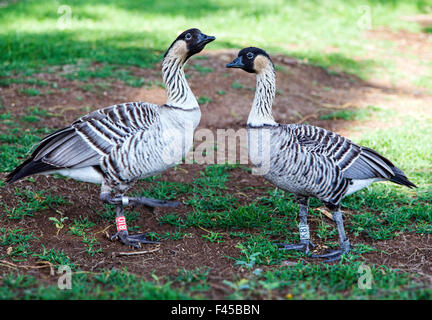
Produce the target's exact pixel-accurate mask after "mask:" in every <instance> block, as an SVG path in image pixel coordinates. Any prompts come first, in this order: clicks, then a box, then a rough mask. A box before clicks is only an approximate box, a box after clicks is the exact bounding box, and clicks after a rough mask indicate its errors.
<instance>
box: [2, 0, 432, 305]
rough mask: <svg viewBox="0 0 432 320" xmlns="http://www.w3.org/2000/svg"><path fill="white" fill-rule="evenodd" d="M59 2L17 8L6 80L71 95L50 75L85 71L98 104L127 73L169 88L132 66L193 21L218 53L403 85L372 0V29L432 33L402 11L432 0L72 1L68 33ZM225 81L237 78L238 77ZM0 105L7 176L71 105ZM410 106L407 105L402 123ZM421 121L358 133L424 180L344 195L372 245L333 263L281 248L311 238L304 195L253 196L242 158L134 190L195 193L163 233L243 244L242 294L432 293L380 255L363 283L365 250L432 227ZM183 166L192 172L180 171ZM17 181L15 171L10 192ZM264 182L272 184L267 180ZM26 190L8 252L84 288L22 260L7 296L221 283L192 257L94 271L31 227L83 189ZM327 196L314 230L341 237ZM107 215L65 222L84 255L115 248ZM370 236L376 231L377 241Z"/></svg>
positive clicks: (426, 121)
mask: <svg viewBox="0 0 432 320" xmlns="http://www.w3.org/2000/svg"><path fill="white" fill-rule="evenodd" d="M59 5H60V3H59V2H58V1H44V2H41V1H36V0H28V1H18V2H13V3H8V5H7V6H6V7H4V8H1V11H2V14H1V16H0V60H1V61H2V64H1V65H0V86H1V87H4V89H7V90H9V89H10V87H13V86H17V87H18V89H17V92H18V93H19V94H20V95H24V96H26V98H27V97H29V98H32V97H36V98H38V97H39V98H49V96H48V95H49V94H51V93H53V92H54V93H55V92H57V90H58V91H59V92H60V91H65V92H68V91H69V90H70V88H67V87H65V88H58V85H57V83H51V82H48V81H46V80H42V79H40V78H39V76H38V75H36V73H38V72H45V73H53V72H55V73H58V74H60V75H61V76H62V77H63V78H64V81H73V82H74V83H75V84H76V85H77V86H78V87H79V89H80V90H82V91H83V92H82V93H81V94H80V96H78V97H77V99H78V100H83V101H84V98H85V94H86V93H97V94H100V93H102V92H109V91H110V90H112V83H113V82H114V81H115V80H118V81H122V82H123V83H124V84H126V85H128V86H131V87H143V86H155V85H157V86H161V87H163V84H162V83H160V82H159V80H158V81H150V80H148V79H146V78H144V77H141V76H137V75H135V74H134V73H133V72H132V71H131V70H130V68H129V67H130V66H138V67H141V68H152V67H153V66H154V64H155V63H157V62H159V61H160V59H161V58H162V55H163V53H164V52H165V50H166V48H167V47H168V46H169V45H170V44H171V42H172V40H173V39H174V38H175V37H176V36H177V34H178V32H179V31H182V30H184V29H186V28H190V27H199V28H200V29H201V30H202V31H203V32H205V33H208V34H211V35H215V36H216V37H217V40H216V41H215V42H212V43H211V44H210V45H209V46H208V47H207V49H209V50H213V49H227V48H235V49H240V48H242V47H244V46H250V45H254V46H260V47H262V48H264V49H265V50H267V51H268V52H269V53H270V54H276V53H283V54H288V55H291V56H294V57H296V58H298V59H300V61H302V62H305V63H310V64H313V65H318V66H321V67H324V68H326V70H327V72H328V73H329V74H338V73H341V72H348V73H352V74H354V75H356V76H359V77H362V78H365V79H367V78H368V77H370V76H378V75H379V73H380V72H381V73H385V74H387V73H391V76H392V78H394V79H395V80H397V79H398V78H400V77H402V76H404V74H403V73H402V72H400V71H399V70H397V67H396V65H395V63H394V62H393V61H392V60H391V59H390V58H387V57H386V56H384V55H376V56H373V57H371V56H370V54H369V52H368V50H369V49H368V46H367V45H365V43H371V44H373V45H375V46H377V47H379V48H384V49H386V50H385V51H386V52H387V50H391V49H393V48H394V47H395V44H394V43H393V42H391V41H387V42H384V41H381V40H374V39H368V38H366V37H365V30H364V29H362V28H361V27H359V25H358V22H359V21H360V20H359V19H361V15H362V12H360V11H359V9H360V6H362V5H367V6H369V7H370V9H371V15H372V16H371V21H372V28H378V27H386V28H389V29H391V30H398V29H402V28H403V29H407V30H409V31H412V32H421V31H423V32H430V30H429V29H428V28H426V29H425V30H422V29H421V27H420V26H419V25H417V24H415V23H410V22H406V21H404V20H403V19H400V17H401V16H407V15H411V14H421V13H430V11H431V7H432V3H431V1H428V0H415V1H412V0H401V1H391V0H389V1H386V0H382V1H372V0H370V1H363V2H361V3H359V2H358V1H354V0H348V1H330V0H327V1H318V0H311V1H300V0H293V1H284V0H275V1H271V2H269V1H264V0H259V1H251V0H247V1H240V0H214V1H204V0H198V1H193V2H191V1H186V0H180V1H177V2H176V3H175V5H173V4H172V1H168V0H163V1H150V0H145V1H130V0H121V1H112V0H105V1H101V0H96V1H93V2H92V3H91V4H90V3H89V2H88V1H83V0H75V1H69V2H68V3H67V5H69V6H70V8H71V10H72V20H71V25H70V28H66V29H60V28H59V27H58V21H59V18H61V17H60V15H59V14H58V12H57V10H58V8H59ZM327 49H331V50H327ZM399 54H400V53H399ZM193 59H194V61H196V62H193V61H191V62H190V64H189V67H188V68H189V70H192V71H193V72H196V73H198V74H199V76H200V77H202V76H206V75H208V74H209V73H212V72H214V70H213V68H211V67H207V66H202V65H201V64H200V63H201V62H200V61H201V60H204V59H211V58H209V57H204V56H198V57H194V58H193ZM430 68H431V65H430V64H428V63H425V64H424V73H422V74H418V75H417V74H416V75H412V76H410V78H409V79H410V81H411V82H412V83H413V84H415V85H418V86H420V87H423V88H428V89H430V88H431V87H432V86H431V79H430V76H428V71H430ZM276 69H277V70H278V71H280V72H288V71H287V70H286V68H285V67H284V66H280V65H276ZM429 73H430V72H429ZM221 77H227V78H228V77H230V74H228V73H225V74H221ZM225 80H227V79H225ZM227 81H228V80H227ZM230 83H231V86H232V88H233V89H238V90H240V89H248V90H254V88H246V87H245V85H244V84H242V83H241V82H239V81H233V80H231V81H230ZM213 90H214V91H215V92H216V93H217V94H218V95H221V96H222V95H225V94H226V92H225V91H223V90H219V89H218V88H214V89H213ZM323 90H324V91H330V90H331V88H329V87H324V88H323ZM278 94H283V93H282V92H278ZM36 98H32V99H36ZM210 102H212V101H211V98H210V97H207V96H201V97H200V98H199V103H201V104H204V103H210ZM87 108H88V106H87V107H86V106H84V107H83V108H82V110H81V111H83V112H88V109H87ZM0 111H1V114H0V125H1V126H2V131H1V133H0V172H8V171H10V170H12V169H13V168H14V167H15V166H17V165H18V164H20V162H21V161H22V160H23V159H24V158H25V157H26V156H27V155H28V154H29V152H31V149H32V147H34V145H35V144H36V143H37V142H38V141H39V140H40V138H41V137H43V136H44V135H46V134H49V133H50V132H52V131H53V130H54V128H44V127H36V126H39V125H43V120H45V119H46V118H48V117H53V116H55V115H53V114H51V113H49V112H48V111H46V109H45V108H44V106H43V105H36V106H34V105H31V106H27V108H26V114H22V115H19V116H14V112H13V110H12V107H11V106H9V105H5V104H4V102H3V101H2V100H0ZM386 112H387V111H383V110H381V109H380V108H378V107H375V106H369V107H367V108H363V109H354V110H340V111H335V112H331V113H329V114H326V115H323V116H321V119H327V120H335V119H340V120H344V121H346V120H348V121H349V120H357V121H366V120H369V119H371V118H372V117H375V116H377V117H384V116H387V113H386ZM397 117H398V115H397V114H396V115H395V114H392V117H391V119H394V118H397ZM418 118H419V119H417V120H416V119H411V118H404V119H403V121H402V122H403V124H402V125H400V126H395V127H391V128H386V129H382V130H369V131H368V132H367V133H365V134H364V135H363V136H362V137H361V139H359V141H356V142H358V143H359V144H362V145H365V146H368V147H371V148H373V149H375V150H377V151H379V152H380V153H382V154H383V155H385V156H386V157H388V158H389V159H392V161H394V163H395V164H396V165H397V166H398V167H400V168H401V169H403V170H404V171H405V172H406V174H407V175H408V177H409V178H410V179H411V180H412V181H413V182H414V183H416V184H417V185H418V186H419V188H418V189H415V190H409V189H407V188H403V187H400V186H396V185H394V184H390V183H376V184H374V185H372V186H371V187H369V188H368V189H365V190H362V191H360V192H357V193H355V194H354V195H351V196H349V197H347V198H346V199H344V201H343V210H344V212H346V215H345V221H346V230H347V232H348V235H349V237H350V238H351V239H352V238H354V239H356V241H353V249H352V251H351V253H350V254H348V255H347V256H345V257H344V258H343V260H342V261H341V262H338V263H336V264H333V265H327V264H307V263H304V262H301V261H299V258H301V257H303V254H301V253H295V252H285V251H281V250H278V249H277V248H276V246H275V245H274V243H275V242H295V241H298V228H297V215H298V206H297V204H296V203H295V201H294V198H293V196H292V195H290V194H286V193H284V192H282V191H281V190H278V189H275V188H274V187H273V186H272V185H270V184H268V185H263V186H262V187H260V188H259V191H260V196H256V197H251V198H248V199H247V201H245V199H244V198H243V197H241V196H240V195H239V194H236V193H233V192H232V190H230V189H229V188H228V187H227V186H228V183H229V182H232V180H233V179H234V178H233V175H232V172H233V170H243V169H245V168H243V167H241V166H238V165H212V166H208V167H207V168H205V169H204V170H203V171H202V172H201V174H200V176H199V177H198V178H196V179H195V180H194V181H192V182H191V183H177V182H169V181H163V180H161V178H160V177H152V178H149V179H146V182H147V183H146V188H142V189H134V190H135V191H134V195H137V196H139V195H142V196H147V197H154V198H157V199H166V200H173V199H179V198H181V199H182V200H183V202H184V204H185V206H186V207H187V208H188V212H186V214H181V215H180V214H177V213H176V211H175V210H173V211H172V212H170V213H166V214H163V215H158V217H157V219H158V222H159V223H160V224H163V225H164V228H167V230H168V231H164V232H160V233H152V234H150V235H149V237H150V238H152V239H155V240H161V241H164V240H169V241H179V243H180V241H183V240H184V239H185V238H190V237H192V236H196V232H197V231H199V235H198V237H197V238H198V239H199V241H202V242H204V243H205V244H206V245H209V246H224V245H226V244H227V243H232V242H235V248H236V249H237V252H238V255H236V256H235V257H225V258H228V259H230V261H231V263H232V265H233V266H235V268H236V269H235V270H236V271H235V272H234V273H233V274H229V275H226V277H225V278H224V280H223V282H222V283H223V285H224V286H225V289H226V292H225V293H224V296H225V297H227V298H231V299H245V298H261V299H262V298H265V299H272V298H274V297H278V298H286V299H340V298H344V299H431V298H432V291H431V290H430V287H429V288H425V285H427V284H425V283H423V282H422V280H421V279H420V278H419V277H418V275H416V274H415V273H408V272H402V271H400V270H396V269H391V268H390V267H388V266H385V265H379V264H368V265H367V266H368V267H370V270H371V274H372V277H373V285H372V288H371V289H369V290H362V289H360V288H359V286H358V283H357V282H358V279H359V276H360V274H359V270H360V267H361V265H362V263H363V260H364V257H363V255H364V256H365V257H367V255H366V253H369V252H374V251H376V250H377V249H375V248H374V244H375V243H376V241H381V240H389V239H390V240H391V239H395V237H398V236H400V235H410V234H421V235H422V234H430V233H431V232H432V228H431V225H432V207H431V203H432V184H431V181H432V171H431V170H430V168H431V167H432V159H431V150H432V140H431V139H430V137H431V136H432V120H431V119H430V115H429V116H423V115H419V117H418ZM413 128H415V129H416V130H413ZM178 174H183V173H182V172H181V171H178ZM30 181H32V180H31V179H30ZM3 186H4V183H3V182H0V187H3ZM248 190H252V191H254V190H255V191H258V188H256V187H250V188H249V189H248ZM243 191H244V190H243ZM14 199H15V200H16V201H17V203H15V204H14V205H10V204H9V202H8V201H6V200H5V199H2V200H0V201H1V202H0V208H1V209H0V218H1V219H4V220H5V221H7V223H8V226H7V227H6V226H2V227H1V228H0V246H1V248H2V251H1V252H2V253H1V255H0V260H3V259H5V260H7V261H12V262H14V263H17V264H19V263H23V264H24V265H28V264H29V263H30V262H32V261H29V260H37V261H47V262H49V263H51V264H52V265H54V266H55V268H56V270H57V267H58V266H60V265H67V266H70V267H71V269H72V270H73V272H74V273H73V286H72V290H60V289H58V287H57V284H56V283H54V282H53V283H51V282H49V281H41V280H40V279H39V278H35V277H33V276H32V275H31V274H30V273H27V272H26V271H24V269H18V270H15V269H12V271H11V272H10V273H9V269H7V270H8V271H7V272H3V273H2V274H1V275H0V299H190V298H203V297H204V298H205V297H207V296H208V294H209V291H210V290H212V286H213V284H212V281H213V279H212V281H210V280H209V276H210V275H211V273H212V269H211V268H209V267H207V266H202V268H197V269H193V270H187V269H184V268H179V269H178V270H177V274H176V275H174V276H165V277H162V276H158V275H156V271H157V270H156V271H155V273H153V274H152V280H144V279H142V278H140V277H139V276H138V275H135V274H132V273H130V272H128V271H127V269H121V270H117V269H110V270H105V269H96V270H94V271H92V272H89V271H87V270H81V268H80V264H79V259H75V258H71V257H70V256H69V255H68V253H67V252H66V251H63V250H57V249H55V248H53V247H51V246H48V245H46V246H44V245H42V244H41V242H40V240H39V234H37V233H34V232H32V231H29V230H26V229H24V228H21V227H20V223H21V222H26V221H28V220H30V219H32V217H33V216H34V215H35V213H36V212H40V211H47V212H48V211H49V212H52V211H53V210H55V211H56V212H57V209H56V208H58V207H61V206H68V201H67V198H65V197H60V196H52V195H51V194H50V192H48V191H31V190H29V189H16V190H15V196H14ZM6 203H8V204H6ZM319 206H321V203H320V202H319V201H316V200H312V201H311V209H310V217H311V219H312V221H313V224H312V225H311V232H312V235H313V237H316V238H319V239H321V240H322V241H323V242H324V243H325V244H326V245H328V246H329V247H333V246H335V245H337V232H336V230H335V228H334V225H333V224H332V223H331V222H330V221H329V220H327V219H326V218H324V217H323V216H322V215H321V214H320V213H319V212H318V210H316V208H317V207H319ZM57 213H58V212H57ZM95 213H96V215H94V216H91V217H87V216H80V217H79V218H76V217H75V218H73V219H70V220H63V221H62V224H63V226H62V228H61V230H60V228H59V227H57V226H56V228H58V229H59V230H58V231H59V232H63V233H64V234H66V235H67V236H68V237H74V239H75V240H76V241H77V243H79V244H80V245H81V246H82V248H83V251H82V252H83V256H81V258H82V257H84V258H91V257H95V256H96V257H97V255H98V254H100V252H101V249H102V247H101V244H100V243H99V242H98V241H97V239H96V237H95V232H96V230H100V225H104V226H105V225H106V224H108V223H110V224H112V223H113V221H114V217H115V210H114V207H112V206H105V208H103V209H101V210H99V211H96V212H95ZM126 214H127V219H128V223H129V227H128V228H129V230H130V231H131V232H135V231H137V230H138V229H139V228H140V227H139V226H138V225H137V221H138V218H139V212H137V211H133V210H131V211H129V210H128V211H127V213H126ZM50 215H51V216H53V214H52V213H51V214H50ZM50 218H53V217H49V215H47V216H46V219H47V223H48V224H49V225H50V226H52V224H54V225H56V224H58V222H59V221H60V220H59V218H61V215H60V217H59V216H55V217H54V218H55V219H57V221H56V220H54V219H50ZM92 219H94V220H92ZM10 225H12V227H11V226H10ZM59 226H60V225H59ZM358 239H366V241H367V243H363V242H361V241H360V240H358ZM9 248H10V249H9ZM3 249H4V250H3ZM33 262H34V261H33ZM284 263H285V264H286V265H284ZM2 270H3V269H2ZM237 271H238V272H237ZM51 280H52V279H51Z"/></svg>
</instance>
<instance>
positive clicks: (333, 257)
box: [311, 239, 351, 262]
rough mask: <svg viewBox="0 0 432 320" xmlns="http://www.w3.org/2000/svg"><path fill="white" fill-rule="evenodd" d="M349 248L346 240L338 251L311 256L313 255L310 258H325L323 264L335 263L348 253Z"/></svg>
mask: <svg viewBox="0 0 432 320" xmlns="http://www.w3.org/2000/svg"><path fill="white" fill-rule="evenodd" d="M350 247H351V245H350V242H349V240H348V239H347V240H345V241H344V242H343V243H342V244H341V246H340V249H337V250H330V251H329V252H327V253H323V254H313V255H311V257H312V258H326V260H324V262H333V261H337V260H340V259H341V257H342V256H343V255H344V254H345V253H347V252H349V250H350Z"/></svg>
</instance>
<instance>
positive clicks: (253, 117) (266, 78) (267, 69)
mask: <svg viewBox="0 0 432 320" xmlns="http://www.w3.org/2000/svg"><path fill="white" fill-rule="evenodd" d="M275 92H276V75H275V71H274V67H273V64H272V63H271V62H270V61H268V63H267V64H266V65H265V66H264V67H263V68H262V69H261V70H260V71H259V72H258V73H257V85H256V91H255V97H254V100H253V103H252V109H251V111H250V113H249V117H248V121H247V125H248V126H251V127H261V126H266V125H270V126H274V125H277V123H276V122H275V120H274V118H273V115H272V106H273V100H274V97H275Z"/></svg>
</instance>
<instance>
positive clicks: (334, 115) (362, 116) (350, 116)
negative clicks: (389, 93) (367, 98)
mask: <svg viewBox="0 0 432 320" xmlns="http://www.w3.org/2000/svg"><path fill="white" fill-rule="evenodd" d="M379 112H382V109H381V108H379V107H375V106H367V107H366V108H360V109H354V110H348V109H346V110H345V109H344V110H337V111H333V112H331V113H328V114H325V115H322V116H320V117H319V118H320V119H321V120H336V119H340V120H347V121H353V120H357V121H362V120H367V119H369V118H370V117H371V116H372V115H376V113H379Z"/></svg>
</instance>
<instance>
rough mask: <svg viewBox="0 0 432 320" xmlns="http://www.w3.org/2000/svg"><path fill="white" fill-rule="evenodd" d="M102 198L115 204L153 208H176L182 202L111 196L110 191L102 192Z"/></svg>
mask: <svg viewBox="0 0 432 320" xmlns="http://www.w3.org/2000/svg"><path fill="white" fill-rule="evenodd" d="M100 198H101V200H102V201H103V202H106V203H109V204H115V205H119V204H121V205H122V206H128V205H130V206H145V207H148V208H152V209H153V208H156V207H171V208H175V207H178V206H179V205H180V204H181V202H180V201H167V200H159V199H152V198H146V197H125V196H117V197H111V195H110V193H108V192H102V193H101V194H100Z"/></svg>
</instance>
